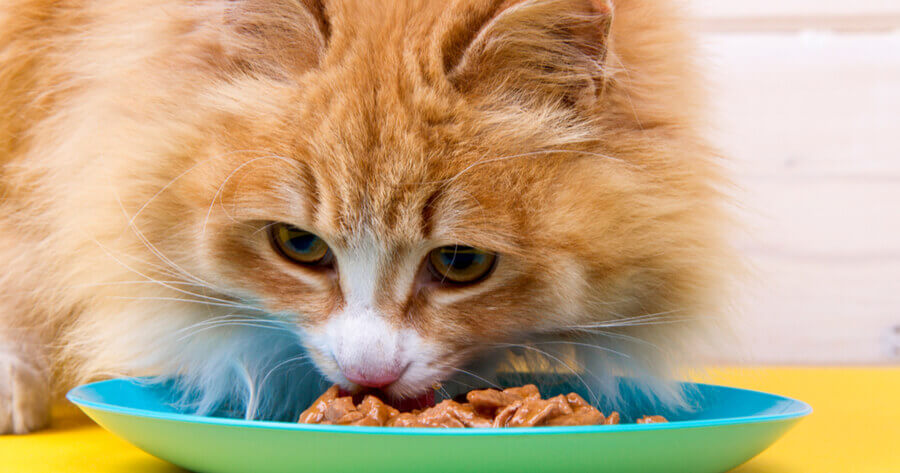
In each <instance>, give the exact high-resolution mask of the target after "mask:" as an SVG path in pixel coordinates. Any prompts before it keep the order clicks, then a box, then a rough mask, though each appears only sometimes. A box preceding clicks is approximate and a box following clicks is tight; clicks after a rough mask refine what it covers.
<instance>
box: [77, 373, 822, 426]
mask: <svg viewBox="0 0 900 473" xmlns="http://www.w3.org/2000/svg"><path fill="white" fill-rule="evenodd" d="M137 379H140V378H130V377H129V378H112V379H107V380H103V381H95V382H92V383H87V384H82V385H80V386H77V387H75V388H72V389H70V390H69V391H68V392H67V393H66V399H68V400H69V401H70V402H72V403H73V404H75V405H76V406H78V407H79V408H81V409H82V410H84V409H85V408H89V409H93V410H97V411H102V412H108V413H112V414H122V415H128V416H132V417H142V418H150V419H156V420H164V421H171V422H187V423H192V424H204V425H224V426H232V427H242V428H255V429H260V428H261V429H270V430H292V431H300V432H324V433H335V434H363V435H373V434H376V435H450V436H456V435H496V436H516V435H559V434H603V433H613V432H629V431H652V430H671V429H686V428H701V427H718V426H727V425H736V424H758V423H765V422H777V421H788V420H793V419H800V418H802V417H806V416H808V415H810V414H812V412H813V409H812V407H811V406H810V405H809V404H807V403H806V402H804V401H800V400H798V399H793V398H790V397H787V396H782V395H779V394H773V393H768V392H765V391H757V390H753V389H743V388H735V387H731V386H722V385H716V384H706V383H690V384H693V385H696V386H707V387H713V388H716V389H727V390H735V391H743V392H750V393H754V394H760V395H765V396H768V397H774V398H778V399H779V400H784V401H790V402H791V405H792V406H794V407H796V409H792V410H791V411H789V412H785V413H780V414H767V415H761V416H738V417H719V418H714V419H699V420H684V421H673V422H666V423H658V424H633V423H632V424H616V425H581V426H562V427H541V428H532V427H507V428H503V429H494V428H489V427H485V428H444V429H435V428H427V427H404V428H396V427H366V426H352V425H321V424H300V423H295V422H276V421H262V420H245V419H233V418H225V417H210V416H200V415H195V414H182V413H171V412H159V411H153V410H149V409H140V408H135V407H125V406H121V405H116V404H111V403H108V402H97V401H91V400H87V399H84V398H83V397H81V396H80V394H82V392H83V391H85V390H87V389H97V386H98V385H104V384H115V383H123V382H128V383H132V384H136V385H141V384H143V383H139V382H135V380H137ZM144 386H146V385H144Z"/></svg>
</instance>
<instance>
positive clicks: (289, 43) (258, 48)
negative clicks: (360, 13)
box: [219, 0, 330, 75]
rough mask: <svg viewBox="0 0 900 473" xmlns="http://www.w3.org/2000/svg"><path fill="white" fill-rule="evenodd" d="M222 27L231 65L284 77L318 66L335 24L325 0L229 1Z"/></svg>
mask: <svg viewBox="0 0 900 473" xmlns="http://www.w3.org/2000/svg"><path fill="white" fill-rule="evenodd" d="M223 3H224V10H223V16H222V20H221V23H220V25H219V28H220V29H221V33H222V34H221V36H220V38H221V46H222V49H223V50H222V53H223V56H224V57H225V58H226V61H227V62H229V63H231V64H232V65H234V66H237V67H240V68H242V69H252V70H254V71H257V72H263V73H269V74H276V75H281V74H285V73H288V74H289V73H292V72H303V71H306V70H309V69H310V68H312V67H315V66H316V65H317V64H318V63H319V61H320V60H321V58H322V56H323V55H324V52H325V47H326V45H327V42H328V36H329V32H330V26H329V23H328V17H327V15H326V11H325V7H324V5H323V3H322V0H225V1H224V2H223Z"/></svg>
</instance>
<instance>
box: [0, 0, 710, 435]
mask: <svg viewBox="0 0 900 473" xmlns="http://www.w3.org/2000/svg"><path fill="white" fill-rule="evenodd" d="M680 16H681V11H680V10H679V8H678V6H677V5H673V4H671V3H670V2H668V1H662V0H615V1H612V2H608V1H606V0H453V1H443V0H403V1H397V0H391V1H387V0H384V1H375V0H344V1H339V0H334V1H329V0H323V1H319V0H202V1H194V0H127V1H125V0H8V1H6V2H4V3H3V5H2V6H0V433H4V432H6V433H8V432H16V433H21V432H28V431H31V430H34V429H36V428H39V427H41V426H43V425H45V423H46V421H47V410H48V409H47V405H48V403H49V402H50V399H52V398H53V394H52V393H54V392H59V391H60V390H61V389H65V388H66V387H69V386H71V385H72V384H73V383H77V382H83V381H86V380H89V379H95V378H98V377H104V376H118V375H135V376H138V375H148V376H155V377H156V378H154V379H157V380H159V379H169V378H172V379H177V380H178V382H179V383H181V386H182V388H183V389H184V392H185V393H187V394H185V397H184V399H183V400H182V401H183V402H184V403H185V406H184V407H185V408H189V409H193V410H194V411H196V412H200V413H209V412H219V413H221V412H226V413H230V414H231V415H243V416H246V417H248V418H268V419H286V420H290V419H291V418H292V417H293V416H296V414H297V412H299V409H300V408H302V407H303V406H302V405H301V404H302V402H305V401H301V400H300V399H299V398H298V397H297V390H296V387H297V386H299V385H301V384H302V383H304V382H309V380H310V379H314V378H317V377H318V376H320V374H321V375H322V376H324V378H325V379H327V380H330V381H332V382H335V383H340V384H341V385H343V386H344V387H345V388H347V389H355V388H358V387H360V386H371V387H378V388H381V389H382V390H383V391H384V392H385V393H386V394H387V395H388V396H391V397H393V398H416V397H418V396H421V395H422V394H423V393H424V392H426V391H427V390H429V389H431V387H432V386H434V385H436V383H441V382H443V387H444V388H445V389H446V388H450V387H451V386H454V385H455V384H454V383H456V384H459V385H460V386H463V387H465V385H467V384H470V385H481V384H483V383H491V382H493V381H491V380H493V379H496V377H495V375H496V373H497V371H498V370H500V371H503V370H507V371H510V372H513V371H515V370H523V369H532V370H536V371H549V372H554V373H559V374H561V375H563V374H568V375H570V376H575V378H576V379H578V380H580V381H581V382H583V383H585V385H586V386H588V387H589V389H590V393H591V395H592V399H593V400H594V402H607V403H610V402H611V403H617V402H620V401H621V402H625V401H628V399H624V400H623V399H622V398H623V396H624V397H629V396H632V395H635V393H638V394H641V395H644V396H645V397H646V398H648V399H652V400H656V401H659V402H661V403H666V404H668V405H679V404H683V403H684V396H683V393H682V392H681V391H680V390H679V389H678V388H677V385H674V384H670V383H666V382H663V381H652V379H656V378H652V377H651V376H653V375H662V376H663V377H665V375H668V374H671V373H672V371H670V370H671V369H673V364H672V361H673V360H678V359H679V358H678V354H679V353H682V352H683V350H682V348H683V347H682V345H685V344H688V343H689V342H688V340H689V338H688V336H689V335H692V334H696V333H697V332H696V330H697V326H698V323H701V322H702V321H703V320H706V319H708V318H709V317H710V316H712V314H714V313H715V311H716V305H715V300H716V295H717V294H718V291H719V282H720V280H721V279H722V278H721V276H722V274H723V271H724V270H726V269H727V268H725V266H726V261H728V257H727V248H726V245H725V244H724V243H723V240H724V239H723V237H722V231H721V228H720V227H721V225H720V222H721V220H722V212H721V204H722V202H721V201H722V197H721V193H720V191H719V189H718V187H719V186H720V184H721V178H720V176H719V171H718V170H717V167H716V164H715V156H714V153H713V152H712V151H711V150H710V149H709V147H708V146H707V145H706V143H705V142H704V140H703V138H702V136H701V133H700V131H699V130H698V124H699V119H698V107H699V101H698V99H697V96H698V92H699V91H700V86H699V85H698V83H697V81H696V80H695V77H694V71H693V70H692V65H691V61H690V58H691V54H692V50H691V47H690V41H689V40H688V38H687V37H686V35H685V33H684V31H683V22H681V21H680V20H679V18H680ZM532 355H534V356H532ZM501 362H502V363H505V365H506V366H507V368H497V366H499V365H498V363H501ZM620 375H627V376H633V377H636V378H635V379H638V380H641V381H639V382H638V384H637V385H636V386H637V387H636V389H633V390H632V391H633V392H629V393H625V394H623V392H622V390H621V389H620V388H621V385H620V384H617V382H616V379H617V378H616V377H617V376H620ZM307 376H309V377H310V378H309V379H307V378H306V377H307ZM626 394H627V396H626Z"/></svg>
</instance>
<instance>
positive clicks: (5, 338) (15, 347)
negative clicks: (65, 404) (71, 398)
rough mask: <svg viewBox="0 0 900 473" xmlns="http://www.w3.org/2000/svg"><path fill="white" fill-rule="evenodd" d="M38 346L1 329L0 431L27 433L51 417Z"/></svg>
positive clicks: (45, 372)
mask: <svg viewBox="0 0 900 473" xmlns="http://www.w3.org/2000/svg"><path fill="white" fill-rule="evenodd" d="M39 347H40V345H39V344H37V343H32V342H30V341H28V339H27V337H23V336H22V334H13V333H3V331H2V329H0V435H3V434H26V433H28V432H33V431H35V430H38V429H41V428H43V427H46V426H47V424H48V423H49V421H50V370H49V367H48V366H47V362H46V359H45V357H44V356H43V353H42V352H41V349H40V348H39Z"/></svg>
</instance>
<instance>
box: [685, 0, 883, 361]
mask: <svg viewBox="0 0 900 473" xmlns="http://www.w3.org/2000/svg"><path fill="white" fill-rule="evenodd" d="M689 3H690V4H691V7H692V8H693V10H694V14H695V16H697V18H698V24H697V28H698V29H699V30H700V31H702V35H701V38H702V42H703V47H704V50H705V52H706V53H707V55H708V56H709V58H708V60H707V63H706V66H707V67H708V70H709V78H710V80H711V86H712V87H713V94H712V98H713V100H712V105H713V107H714V113H713V116H712V123H713V124H714V131H713V133H714V135H713V136H714V140H715V142H716V143H717V144H718V145H719V147H720V148H721V149H722V150H723V151H724V152H725V154H726V155H727V156H729V157H730V158H731V160H732V163H733V171H734V172H733V176H734V179H735V181H736V182H737V184H738V186H739V187H740V189H739V190H738V191H737V193H736V194H737V197H738V199H739V201H740V202H741V208H740V209H739V210H738V211H739V212H740V215H741V216H742V218H743V221H744V222H746V223H747V230H746V231H745V233H744V234H742V235H740V236H739V237H738V245H739V247H740V248H741V250H742V251H743V252H744V253H745V254H746V256H747V258H748V260H749V261H750V263H751V265H753V266H754V269H755V273H756V276H755V277H754V279H753V281H752V283H751V284H749V287H748V288H747V290H746V291H745V294H744V296H743V297H741V298H740V300H739V302H738V303H737V311H738V312H739V314H738V316H737V319H738V320H737V325H736V332H737V334H738V336H739V338H741V339H742V340H743V342H744V343H743V347H742V348H741V349H740V350H735V352H734V353H728V354H725V355H724V357H725V358H729V359H739V360H744V361H750V362H762V363H767V362H771V363H898V362H900V0H852V1H848V0H754V1H746V0H691V1H690V2H689Z"/></svg>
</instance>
